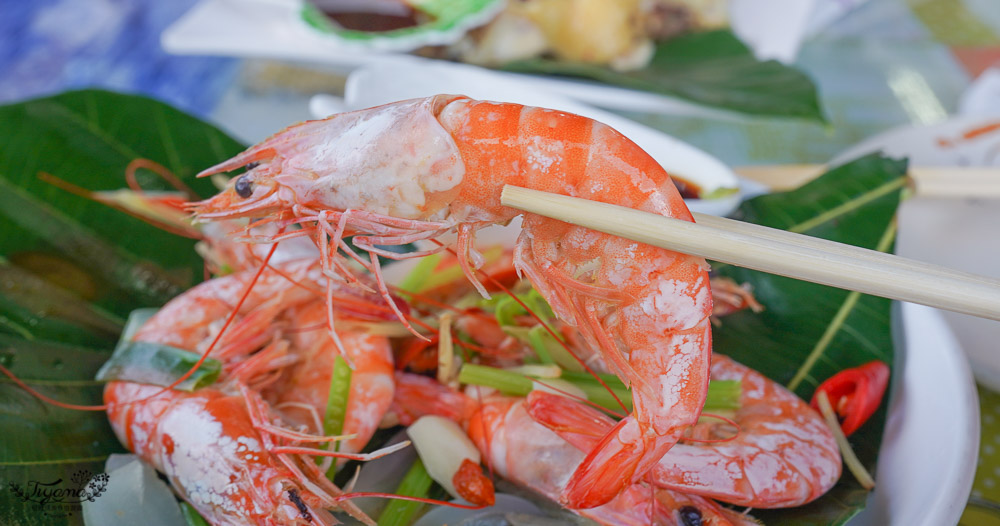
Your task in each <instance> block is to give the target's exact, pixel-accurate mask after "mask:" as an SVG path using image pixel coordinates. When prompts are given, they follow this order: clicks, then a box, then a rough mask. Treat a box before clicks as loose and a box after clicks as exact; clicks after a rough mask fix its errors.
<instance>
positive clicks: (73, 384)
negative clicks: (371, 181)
mask: <svg viewBox="0 0 1000 526" xmlns="http://www.w3.org/2000/svg"><path fill="white" fill-rule="evenodd" d="M0 130H3V133H0V239H3V243H2V244H0V364H3V365H4V366H5V367H7V368H9V369H10V370H11V371H12V372H13V373H14V374H15V375H17V376H18V377H19V378H21V379H23V380H25V381H26V382H27V384H28V385H29V386H31V387H32V388H34V389H36V390H38V391H39V392H41V393H42V394H44V395H46V396H49V397H51V398H54V399H56V400H59V401H62V402H66V403H71V404H79V405H99V404H101V403H102V390H103V384H102V383H101V382H98V381H95V380H94V379H93V378H94V375H95V373H96V372H97V371H98V369H99V368H100V367H101V365H102V364H103V363H104V362H105V361H106V360H107V359H108V357H109V356H110V351H111V349H112V348H113V346H114V343H115V341H116V339H117V337H118V333H119V332H120V330H121V326H122V320H123V319H124V317H125V316H126V315H127V314H128V313H129V312H131V311H132V310H133V309H136V308H139V307H150V306H160V305H162V304H163V303H164V302H166V301H167V300H168V299H170V298H171V297H173V296H174V295H176V294H178V293H179V292H181V291H183V290H185V289H187V288H189V287H190V286H192V285H193V284H195V283H196V281H197V280H198V279H200V277H201V276H202V274H203V263H202V261H201V258H199V257H198V255H197V254H196V253H195V252H194V250H193V245H194V241H192V240H190V239H184V238H180V237H177V236H174V235H173V234H169V233H166V232H163V231H161V230H158V229H157V228H155V227H153V226H150V225H148V224H146V223H144V222H142V221H140V220H138V219H135V218H133V217H131V216H128V215H126V214H123V213H121V212H118V211H116V210H112V209H110V208H108V207H106V206H104V205H101V204H98V203H96V202H93V201H90V200H88V199H85V198H82V197H79V196H77V195H73V194H70V193H68V192H66V191H65V190H62V189H60V188H57V187H55V186H53V185H51V184H48V183H46V182H43V181H42V180H40V179H39V178H38V173H39V172H46V173H49V174H52V175H54V176H55V177H58V178H60V179H63V180H65V181H67V182H69V183H72V184H74V185H76V186H79V187H83V188H86V189H89V190H116V189H119V188H122V187H124V186H125V178H124V174H125V168H126V166H127V165H128V163H129V162H131V161H132V160H134V159H137V158H146V159H150V160H153V161H156V162H158V163H160V164H162V165H164V166H166V167H167V168H169V169H170V170H172V171H173V172H174V173H175V174H176V175H177V176H178V177H179V178H180V179H181V180H183V181H184V182H185V183H186V184H187V185H188V186H190V187H191V188H193V189H194V190H195V192H197V193H199V194H200V195H202V196H208V195H211V194H212V193H214V188H213V186H212V184H211V183H210V182H209V181H208V180H195V179H194V175H195V174H196V173H197V172H198V171H199V170H201V169H203V168H205V167H207V166H211V165H213V164H215V163H217V162H219V161H222V160H224V159H226V158H228V157H231V156H232V155H235V154H236V153H238V152H240V151H241V150H242V149H243V147H242V146H241V145H240V144H238V143H236V142H235V141H233V140H232V139H230V138H229V137H227V136H226V135H225V134H223V133H222V132H220V131H219V130H218V129H216V128H214V127H212V126H210V125H208V124H205V123H203V122H201V121H199V120H198V119H196V118H194V117H191V116H188V115H185V114H183V113H181V112H179V111H177V110H175V109H172V108H170V107H168V106H166V105H164V104H162V103H160V102H157V101H154V100H151V99H147V98H144V97H137V96H131V95H121V94H116V93H110V92H105V91H96V90H87V91H77V92H70V93H64V94H61V95H57V96H54V97H49V98H44V99H38V100H32V101H26V102H22V103H17V104H11V105H7V106H0ZM136 177H137V180H138V181H139V183H140V184H141V185H142V186H143V188H145V189H148V190H171V189H172V188H170V187H169V186H168V185H167V184H166V183H164V182H163V181H162V180H160V179H159V178H158V177H156V176H154V175H153V174H152V173H150V172H145V171H140V172H138V173H137V174H136ZM69 344H73V345H69ZM0 429H3V438H2V439H0V524H4V525H32V526H34V525H59V526H62V525H66V524H73V525H76V524H82V520H81V516H80V513H79V512H78V511H74V510H69V511H70V512H71V513H72V514H71V515H67V514H65V513H57V512H54V511H53V510H50V509H37V506H36V505H34V504H31V503H27V502H24V501H23V500H21V499H19V498H18V495H17V494H16V493H15V492H14V491H12V489H11V484H14V485H20V487H24V486H25V485H26V484H28V483H30V482H31V481H36V482H42V483H44V482H53V481H56V480H59V479H62V480H63V481H67V480H69V479H70V477H72V476H73V475H74V474H76V473H77V472H79V471H80V470H83V469H86V470H89V471H91V472H92V473H100V472H101V471H103V466H104V460H105V458H106V457H107V455H108V454H110V453H118V452H122V451H124V450H123V448H122V447H121V445H120V444H119V443H118V440H117V438H116V437H115V436H114V433H113V432H112V430H111V427H110V426H109V424H108V422H107V416H106V415H105V413H104V412H103V411H76V410H69V409H63V408H60V407H56V406H54V405H51V404H48V403H46V402H42V401H40V400H38V399H37V398H35V397H33V396H32V395H30V394H29V393H27V392H26V391H24V390H22V389H21V388H19V387H17V386H16V385H15V384H13V383H12V382H10V381H9V380H7V378H6V377H0Z"/></svg>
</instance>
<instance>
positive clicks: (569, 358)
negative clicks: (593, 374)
mask: <svg viewBox="0 0 1000 526" xmlns="http://www.w3.org/2000/svg"><path fill="white" fill-rule="evenodd" d="M528 343H530V344H531V348H532V349H534V350H535V352H536V353H537V354H538V358H539V359H541V360H542V361H544V358H542V356H548V357H549V359H550V360H552V361H553V362H555V363H556V364H557V365H559V367H562V369H563V370H564V371H572V372H577V373H579V372H583V370H584V368H583V365H582V364H580V362H579V361H578V360H577V359H576V358H574V357H573V355H572V354H571V353H570V352H569V350H567V349H566V346H565V345H564V343H563V341H562V340H561V339H560V340H556V338H553V337H552V334H551V333H550V332H549V331H548V329H546V328H545V327H543V326H541V325H537V326H535V327H532V328H531V330H529V331H528Z"/></svg>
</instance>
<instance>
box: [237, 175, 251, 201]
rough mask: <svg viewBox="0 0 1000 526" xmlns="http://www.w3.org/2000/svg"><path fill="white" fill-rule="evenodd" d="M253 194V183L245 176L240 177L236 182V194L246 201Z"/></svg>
mask: <svg viewBox="0 0 1000 526" xmlns="http://www.w3.org/2000/svg"><path fill="white" fill-rule="evenodd" d="M252 193H253V183H251V182H250V178H249V177H247V176H246V175H241V176H240V178H239V179H237V180H236V194H237V195H239V196H240V197H242V198H243V199H246V198H248V197H250V194H252Z"/></svg>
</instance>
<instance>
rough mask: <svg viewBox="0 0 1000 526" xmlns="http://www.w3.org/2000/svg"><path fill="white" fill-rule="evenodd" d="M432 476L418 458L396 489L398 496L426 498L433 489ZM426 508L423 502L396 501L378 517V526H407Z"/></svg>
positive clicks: (387, 506)
mask: <svg viewBox="0 0 1000 526" xmlns="http://www.w3.org/2000/svg"><path fill="white" fill-rule="evenodd" d="M433 482H434V481H433V480H431V476H430V475H428V474H427V469H426V468H424V464H423V462H421V461H420V459H419V458H418V459H417V460H416V461H414V462H413V466H412V467H410V470H409V471H407V472H406V476H404V477H403V480H402V482H400V483H399V486H397V487H396V494H397V495H406V496H408V497H421V498H426V497H427V492H428V490H430V488H431V484H432V483H433ZM423 507H424V504H423V503H422V502H413V501H408V500H399V499H394V500H392V501H390V502H389V504H387V505H386V507H385V509H384V510H382V514H381V515H379V517H378V526H406V525H407V524H410V523H411V522H413V518H414V517H415V516H416V515H417V513H419V512H420V509H421V508H423Z"/></svg>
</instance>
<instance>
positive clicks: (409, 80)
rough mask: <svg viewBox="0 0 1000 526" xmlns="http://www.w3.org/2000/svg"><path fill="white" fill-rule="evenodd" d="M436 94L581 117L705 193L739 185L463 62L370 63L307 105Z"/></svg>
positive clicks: (646, 137)
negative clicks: (337, 91) (339, 88)
mask: <svg viewBox="0 0 1000 526" xmlns="http://www.w3.org/2000/svg"><path fill="white" fill-rule="evenodd" d="M439 93H459V94H462V95H468V96H470V97H473V98H476V99H485V100H493V101H498V102H516V103H519V104H527V105H529V106H539V107H543V108H552V109H557V110H562V111H566V112H569V113H575V114H578V115H584V116H586V117H590V118H591V119H594V120H597V121H600V122H603V123H604V124H607V125H609V126H611V127H612V128H614V129H616V130H618V131H619V132H621V133H622V134H624V135H625V136H626V137H628V138H629V139H631V140H632V141H633V142H635V143H636V144H638V145H639V147H641V148H642V149H643V150H645V151H646V152H649V153H650V155H652V156H653V158H654V159H656V161H657V162H659V163H660V165H661V166H663V168H664V169H665V170H667V172H669V173H671V174H675V175H677V176H678V177H680V178H682V179H686V180H688V181H691V182H693V183H695V184H697V185H698V186H700V187H701V189H702V191H703V192H705V193H711V192H714V191H718V190H720V189H734V190H735V189H739V187H740V183H739V180H738V179H737V177H736V175H735V174H734V173H733V171H732V170H730V169H729V167H727V166H726V165H725V164H723V163H722V162H721V161H719V160H718V159H716V158H714V157H712V156H711V155H709V154H707V153H705V152H703V151H701V150H699V149H697V148H695V147H694V146H691V145H689V144H687V143H685V142H682V141H680V140H678V139H675V138H673V137H671V136H669V135H667V134H665V133H663V132H660V131H658V130H654V129H653V128H650V127H648V126H644V125H642V124H639V123H637V122H635V121H632V120H629V119H626V118H624V117H621V116H619V115H616V114H614V113H610V112H607V111H604V110H600V109H598V108H594V107H592V106H588V105H586V104H582V103H579V102H576V101H573V100H571V99H569V98H566V97H564V96H561V95H559V94H556V93H553V92H550V91H548V90H546V89H544V88H542V87H537V86H536V87H533V86H530V85H526V84H524V83H523V82H520V81H518V80H513V79H511V78H510V77H509V76H507V75H503V74H499V73H496V72H493V71H489V70H484V69H482V68H477V67H474V66H468V65H464V64H455V63H450V62H429V63H426V64H414V63H413V62H411V61H409V60H402V61H384V62H379V63H375V64H370V65H367V66H364V67H362V68H359V69H356V70H355V71H353V72H352V73H351V74H350V76H349V77H348V80H347V85H346V87H345V97H344V99H343V100H339V99H336V98H331V97H329V96H317V97H315V98H314V99H313V102H312V103H311V104H310V109H311V111H312V112H313V114H314V115H315V116H316V117H318V118H321V117H326V116H328V115H330V114H332V113H337V112H340V111H344V110H356V109H362V108H369V107H372V106H378V105H380V104H385V103H388V102H394V101H398V100H405V99H412V98H417V97H427V96H431V95H436V94H439ZM741 199H742V197H741V195H740V193H739V192H738V191H737V192H736V193H733V194H730V195H728V196H726V197H723V198H720V199H692V200H689V201H688V206H689V208H691V209H692V210H694V211H697V212H703V213H706V214H715V215H726V214H728V213H730V212H732V211H733V210H735V209H736V207H737V206H738V205H739V203H740V200H741Z"/></svg>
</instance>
